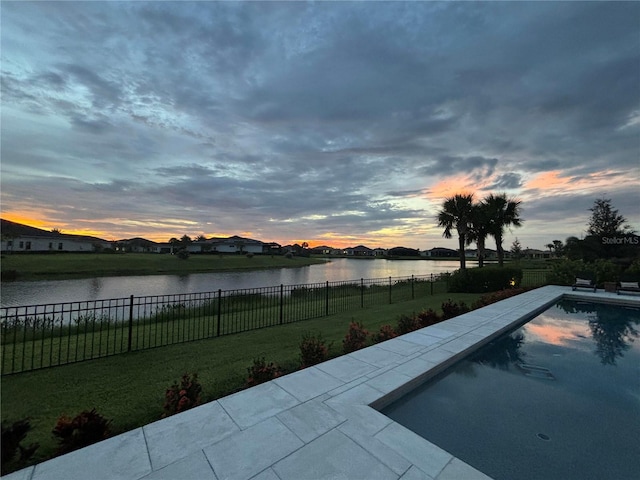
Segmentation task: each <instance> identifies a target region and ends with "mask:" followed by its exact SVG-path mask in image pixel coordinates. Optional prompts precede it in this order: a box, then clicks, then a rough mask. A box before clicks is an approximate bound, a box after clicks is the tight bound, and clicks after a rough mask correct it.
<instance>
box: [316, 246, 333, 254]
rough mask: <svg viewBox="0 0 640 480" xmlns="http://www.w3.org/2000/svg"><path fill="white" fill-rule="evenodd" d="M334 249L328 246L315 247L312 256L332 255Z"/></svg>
mask: <svg viewBox="0 0 640 480" xmlns="http://www.w3.org/2000/svg"><path fill="white" fill-rule="evenodd" d="M333 250H334V249H333V248H332V247H327V246H326V245H321V246H319V247H313V248H311V249H310V252H311V254H312V255H330V254H331V252H332V251H333Z"/></svg>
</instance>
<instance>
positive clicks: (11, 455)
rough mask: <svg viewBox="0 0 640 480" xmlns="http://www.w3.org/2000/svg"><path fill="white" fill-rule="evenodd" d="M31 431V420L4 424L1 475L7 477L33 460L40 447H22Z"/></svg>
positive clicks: (25, 419) (26, 419)
mask: <svg viewBox="0 0 640 480" xmlns="http://www.w3.org/2000/svg"><path fill="white" fill-rule="evenodd" d="M29 430H31V424H30V422H29V418H24V419H22V420H18V421H17V422H13V423H10V422H8V421H3V422H2V439H1V440H2V441H1V443H0V446H1V447H2V469H1V472H0V474H2V475H6V474H8V473H9V472H11V471H13V470H16V469H19V468H21V467H22V465H24V463H25V462H26V461H27V460H29V458H31V456H32V455H33V454H34V453H35V451H36V450H37V449H38V447H39V446H40V445H38V444H37V443H32V444H30V445H29V446H27V447H24V446H22V445H21V443H22V441H23V440H24V439H25V437H26V436H27V433H29Z"/></svg>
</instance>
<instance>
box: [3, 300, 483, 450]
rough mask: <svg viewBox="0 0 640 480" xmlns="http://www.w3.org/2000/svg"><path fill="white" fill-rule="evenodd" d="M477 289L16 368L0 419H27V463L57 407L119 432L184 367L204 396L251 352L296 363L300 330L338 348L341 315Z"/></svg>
mask: <svg viewBox="0 0 640 480" xmlns="http://www.w3.org/2000/svg"><path fill="white" fill-rule="evenodd" d="M478 297H479V295H477V294H446V293H439V294H435V295H433V296H423V297H422V298H420V299H417V300H409V301H404V302H400V303H394V304H390V305H376V306H372V307H368V308H364V309H358V310H353V311H350V312H345V313H340V314H335V315H331V316H328V317H322V318H317V319H313V320H307V321H303V322H298V323H290V324H285V325H281V326H276V327H270V328H264V329H261V330H253V331H249V332H244V333H239V334H234V335H229V336H224V337H219V338H213V339H208V340H200V341H195V342H190V343H184V344H178V345H171V346H166V347H161V348H155V349H151V350H145V351H140V352H133V353H126V354H121V355H116V356H113V357H107V358H102V359H98V360H92V361H87V362H83V363H77V364H72V365H66V366H61V367H55V368H50V369H46V370H39V371H34V372H29V373H22V374H17V375H13V376H8V377H2V379H1V380H0V382H1V387H2V420H11V421H15V420H18V419H21V418H24V417H30V418H31V424H32V426H33V430H32V431H31V432H30V433H29V435H28V436H27V438H26V440H25V441H24V442H23V443H25V444H28V443H31V442H38V443H40V448H39V449H38V451H37V452H36V457H35V458H34V459H33V460H34V461H35V462H38V461H42V460H43V459H46V458H48V457H49V456H50V455H51V454H53V452H54V450H55V442H54V440H53V437H52V435H51V430H52V428H53V426H54V425H55V422H56V419H57V418H58V417H59V416H60V415H61V414H67V415H72V416H73V415H76V414H78V413H79V412H80V411H82V410H85V409H91V408H94V407H95V408H96V409H97V410H98V411H99V412H100V413H102V414H103V415H105V416H106V417H107V418H110V419H113V430H114V433H119V432H123V431H127V430H130V429H133V428H136V427H139V426H142V425H145V424H147V423H150V422H152V421H154V420H157V419H159V418H160V415H161V414H162V402H163V397H164V391H165V389H166V388H167V387H169V386H170V385H171V384H172V383H173V382H174V381H177V380H178V379H179V377H180V376H181V375H182V374H183V373H185V372H190V373H192V372H197V373H198V375H199V378H200V380H201V382H202V385H203V394H204V398H205V400H207V401H210V400H213V399H216V398H219V397H221V396H224V395H226V394H228V393H230V392H232V391H234V390H236V389H238V388H240V387H242V385H243V382H244V379H245V378H246V373H247V368H248V367H249V366H250V365H251V363H252V359H253V358H256V357H258V356H265V357H266V359H267V361H274V362H276V363H278V364H280V365H281V366H283V367H285V368H287V369H289V370H293V369H295V368H297V366H298V364H299V358H298V356H299V349H298V345H299V343H300V340H301V337H302V335H303V334H304V333H306V332H314V333H319V332H321V333H322V335H323V337H324V338H325V339H327V341H328V342H333V346H332V348H331V353H332V354H333V355H338V354H339V353H340V351H341V342H342V339H343V338H344V336H345V334H346V332H347V327H348V324H349V322H351V321H359V322H362V323H363V324H364V326H365V327H366V328H367V329H368V330H369V331H372V332H373V331H377V330H378V329H379V327H380V326H381V325H384V324H395V323H396V320H397V318H398V316H399V315H401V314H411V313H413V312H419V311H421V310H423V309H426V308H433V309H434V310H437V311H440V305H441V304H442V303H443V302H444V301H446V300H447V299H449V298H451V299H453V300H455V301H458V302H459V301H464V302H466V303H467V304H468V305H470V304H471V303H472V302H473V301H474V300H475V299H476V298H478Z"/></svg>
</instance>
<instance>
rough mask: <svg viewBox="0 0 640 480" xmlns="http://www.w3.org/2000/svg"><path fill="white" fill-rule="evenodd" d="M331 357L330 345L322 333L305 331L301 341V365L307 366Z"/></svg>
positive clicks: (302, 366)
mask: <svg viewBox="0 0 640 480" xmlns="http://www.w3.org/2000/svg"><path fill="white" fill-rule="evenodd" d="M328 358H329V347H328V346H327V344H326V341H325V340H324V339H323V338H322V335H321V334H317V335H313V334H312V333H305V334H304V335H303V336H302V341H301V342H300V366H301V368H307V367H310V366H312V365H316V364H318V363H322V362H324V361H325V360H327V359H328Z"/></svg>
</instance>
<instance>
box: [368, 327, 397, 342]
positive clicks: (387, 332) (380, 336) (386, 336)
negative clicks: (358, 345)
mask: <svg viewBox="0 0 640 480" xmlns="http://www.w3.org/2000/svg"><path fill="white" fill-rule="evenodd" d="M397 336H398V334H397V333H396V331H395V330H394V329H393V327H392V326H391V325H383V326H381V327H380V330H379V331H378V333H376V334H375V335H374V336H373V341H374V342H376V343H380V342H384V341H386V340H391V339H392V338H395V337H397Z"/></svg>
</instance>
